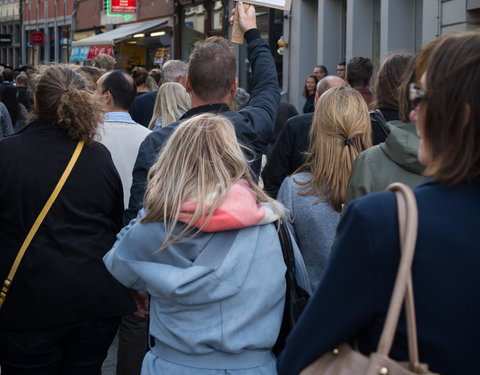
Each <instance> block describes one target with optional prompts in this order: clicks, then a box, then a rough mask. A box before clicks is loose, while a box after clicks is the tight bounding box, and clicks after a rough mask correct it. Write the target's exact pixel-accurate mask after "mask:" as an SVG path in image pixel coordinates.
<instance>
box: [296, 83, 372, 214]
mask: <svg viewBox="0 0 480 375" xmlns="http://www.w3.org/2000/svg"><path fill="white" fill-rule="evenodd" d="M371 145H372V130H371V125H370V117H369V115H368V108H367V105H366V103H365V100H364V99H363V98H362V96H361V95H360V94H359V93H358V91H357V90H354V89H352V88H348V87H342V86H340V87H334V88H331V89H329V90H327V91H326V92H325V93H324V94H323V95H322V96H321V97H320V99H319V100H318V102H317V105H316V107H315V114H314V115H313V122H312V128H311V129H310V148H309V152H308V161H307V163H305V164H304V165H303V166H302V167H300V169H299V170H306V171H308V172H310V173H311V177H310V178H309V179H308V180H307V181H305V182H302V181H296V180H295V182H296V183H297V184H299V185H303V186H302V187H301V189H300V192H299V194H300V195H303V196H308V195H315V196H318V198H319V199H318V202H320V201H321V200H322V199H325V200H326V201H327V202H328V203H330V204H331V206H332V207H333V208H334V209H335V211H337V212H340V211H341V209H342V204H343V203H344V202H345V194H346V190H347V183H348V179H349V177H350V173H351V171H352V166H353V163H354V161H355V159H356V158H357V155H358V154H359V153H360V152H362V151H363V150H365V149H367V148H368V147H370V146H371Z"/></svg>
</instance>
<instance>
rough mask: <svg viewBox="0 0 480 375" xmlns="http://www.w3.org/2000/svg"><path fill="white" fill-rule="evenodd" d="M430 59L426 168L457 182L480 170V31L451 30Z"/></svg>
mask: <svg viewBox="0 0 480 375" xmlns="http://www.w3.org/2000/svg"><path fill="white" fill-rule="evenodd" d="M429 61H430V62H429V64H428V66H427V68H426V92H427V97H426V101H425V103H424V104H423V105H426V108H425V119H424V121H425V129H424V134H423V136H424V142H426V145H427V146H428V150H429V152H430V162H429V165H428V166H427V170H426V172H427V174H430V175H433V179H434V181H437V182H440V183H445V184H447V185H451V186H453V185H457V184H459V183H460V182H462V181H463V180H471V179H474V178H478V176H479V175H480V147H479V146H478V145H479V144H480V91H479V89H478V87H479V86H480V33H478V32H466V33H453V34H447V35H446V36H444V37H442V40H441V41H439V42H438V43H437V45H436V46H435V48H434V49H433V51H432V55H431V59H430V60H429ZM417 64H418V62H417ZM417 67H418V65H417ZM417 71H418V69H417Z"/></svg>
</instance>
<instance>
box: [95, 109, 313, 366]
mask: <svg viewBox="0 0 480 375" xmlns="http://www.w3.org/2000/svg"><path fill="white" fill-rule="evenodd" d="M283 217H284V214H283V210H282V206H281V205H280V204H279V203H278V202H274V201H272V199H271V198H269V197H268V196H267V195H266V194H265V193H264V192H262V191H261V190H260V189H259V188H258V187H257V186H256V185H255V183H254V182H253V179H252V176H251V174H250V171H249V168H248V165H247V161H246V159H245V156H244V154H243V152H242V148H241V146H240V145H239V144H238V142H237V140H236V137H235V130H234V128H233V125H232V123H231V122H230V121H229V120H228V119H227V118H225V117H222V116H219V115H213V114H202V115H199V116H196V117H193V118H191V119H188V120H186V121H184V122H182V123H181V124H180V125H179V126H178V128H177V129H176V130H175V132H174V133H173V135H172V136H171V137H170V138H169V140H168V141H167V143H166V145H165V147H164V148H163V150H162V152H161V153H160V155H159V157H158V160H157V162H156V163H155V164H154V166H153V167H152V169H151V170H150V172H149V177H148V186H147V192H146V195H145V199H144V209H143V210H141V211H140V212H139V216H138V217H137V219H136V220H135V221H132V222H131V223H130V225H129V226H128V227H126V228H125V229H123V230H122V232H121V233H120V234H119V236H118V240H117V242H116V243H115V245H114V247H113V249H112V250H111V251H110V252H109V253H108V254H107V255H106V256H105V258H104V262H105V264H106V266H107V268H108V270H109V271H110V272H111V273H112V274H113V275H114V276H115V277H116V278H117V279H118V280H119V281H120V282H121V283H122V284H124V285H125V286H127V287H129V288H131V289H136V290H146V291H148V292H149V294H150V296H151V298H150V300H149V301H150V309H149V310H148V309H147V308H146V306H148V303H147V301H148V299H146V298H144V302H145V303H139V305H140V306H143V311H142V312H143V313H146V314H148V313H149V314H150V335H151V336H152V337H153V339H154V342H155V344H154V345H153V346H152V347H151V350H150V351H149V352H148V353H147V355H146V356H145V359H144V361H143V366H142V374H145V375H146V374H189V375H190V374H195V375H204V374H220V373H222V374H223V373H228V374H232V375H242V374H251V375H268V374H271V375H274V374H276V370H275V357H274V355H273V354H272V351H271V349H272V347H273V345H274V344H275V342H276V339H277V336H278V333H279V329H280V324H281V322H282V314H283V310H284V306H285V263H284V260H283V256H282V249H281V247H280V242H279V239H278V235H277V228H276V226H275V224H274V223H275V221H277V220H278V219H280V218H283ZM292 245H293V248H294V252H295V256H296V261H297V262H296V263H297V264H296V270H297V279H298V281H299V283H300V284H301V285H302V286H307V290H309V287H308V283H309V282H308V278H307V275H306V270H305V266H304V264H303V261H302V259H301V255H300V252H299V251H298V248H297V246H296V245H295V243H292ZM138 297H140V295H138ZM139 299H140V298H139Z"/></svg>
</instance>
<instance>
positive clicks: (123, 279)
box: [103, 218, 146, 290]
mask: <svg viewBox="0 0 480 375" xmlns="http://www.w3.org/2000/svg"><path fill="white" fill-rule="evenodd" d="M137 221H138V218H135V219H134V220H132V221H131V222H130V224H129V225H128V226H126V227H125V228H123V229H122V230H121V231H120V233H118V234H117V241H116V242H115V244H114V245H113V247H112V249H111V250H110V251H109V252H108V253H107V254H106V255H105V256H104V257H103V262H104V263H105V266H106V267H107V269H108V271H109V272H110V273H111V274H112V275H113V277H115V278H116V279H117V280H118V281H119V282H120V283H121V284H123V285H124V286H126V287H127V288H131V289H136V290H146V284H145V282H144V281H143V280H141V279H140V278H139V277H138V275H137V274H136V273H135V272H134V271H133V270H132V267H131V266H130V264H131V262H132V261H134V259H131V256H130V255H134V254H135V251H134V249H135V248H136V246H137V245H138V243H137V240H138V239H137V240H135V236H134V235H133V229H132V228H133V227H134V225H135V223H136V222H137ZM132 239H133V241H132Z"/></svg>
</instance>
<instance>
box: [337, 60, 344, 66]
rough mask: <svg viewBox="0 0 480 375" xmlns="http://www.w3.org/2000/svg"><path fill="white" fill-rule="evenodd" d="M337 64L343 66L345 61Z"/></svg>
mask: <svg viewBox="0 0 480 375" xmlns="http://www.w3.org/2000/svg"><path fill="white" fill-rule="evenodd" d="M337 65H343V66H345V61H340V62H339V63H338V64H337Z"/></svg>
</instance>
